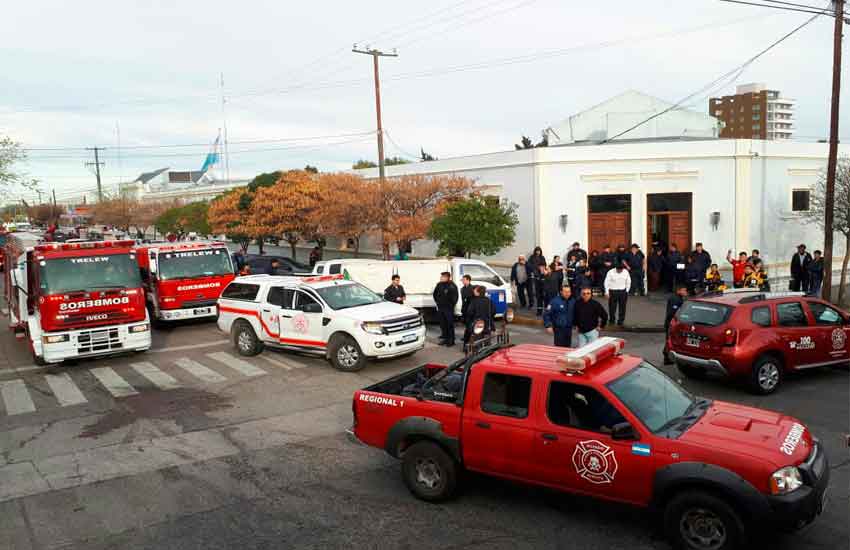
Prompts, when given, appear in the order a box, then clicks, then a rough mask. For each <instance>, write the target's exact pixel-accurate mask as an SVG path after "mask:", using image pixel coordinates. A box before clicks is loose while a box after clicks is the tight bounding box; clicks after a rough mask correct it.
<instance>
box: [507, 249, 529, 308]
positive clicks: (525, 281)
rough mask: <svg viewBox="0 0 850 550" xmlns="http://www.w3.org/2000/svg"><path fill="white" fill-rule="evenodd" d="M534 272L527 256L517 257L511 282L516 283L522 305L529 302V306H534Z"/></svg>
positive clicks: (512, 269)
mask: <svg viewBox="0 0 850 550" xmlns="http://www.w3.org/2000/svg"><path fill="white" fill-rule="evenodd" d="M533 272H534V270H533V269H532V268H531V264H529V263H528V262H527V261H525V256H520V257H519V258H517V261H516V263H515V264H514V265H513V267H512V268H511V282H512V283H513V284H515V285H516V293H517V296H519V305H520V306H521V307H525V306H526V304H528V307H534V292H533V289H532V286H533V284H534V283H533V282H532V278H533V277H532V275H533ZM526 297H528V301H527V302H526Z"/></svg>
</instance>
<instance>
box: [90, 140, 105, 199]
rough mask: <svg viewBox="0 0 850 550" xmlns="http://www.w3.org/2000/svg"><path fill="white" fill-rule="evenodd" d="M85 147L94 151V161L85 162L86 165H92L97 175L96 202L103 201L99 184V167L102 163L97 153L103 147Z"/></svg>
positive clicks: (101, 188)
mask: <svg viewBox="0 0 850 550" xmlns="http://www.w3.org/2000/svg"><path fill="white" fill-rule="evenodd" d="M87 149H88V150H89V151H94V162H87V163H86V166H94V173H95V176H96V177H97V202H101V201H103V187H102V186H101V184H100V167H101V165H103V163H102V162H100V157H99V156H98V153H99V152H100V151H103V147H88V148H87Z"/></svg>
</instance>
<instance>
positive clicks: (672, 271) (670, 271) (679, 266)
mask: <svg viewBox="0 0 850 550" xmlns="http://www.w3.org/2000/svg"><path fill="white" fill-rule="evenodd" d="M684 281H685V258H684V256H682V253H681V252H680V251H679V247H678V246H676V245H675V244H671V245H670V251H669V252H668V253H667V284H668V287H667V288H668V290H669V291H670V292H673V289H674V288H676V285H678V284H680V283H683V282H684Z"/></svg>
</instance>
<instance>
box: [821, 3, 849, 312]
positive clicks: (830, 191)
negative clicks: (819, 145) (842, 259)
mask: <svg viewBox="0 0 850 550" xmlns="http://www.w3.org/2000/svg"><path fill="white" fill-rule="evenodd" d="M833 5H834V6H835V32H834V37H833V40H834V44H833V53H832V111H831V113H830V121H829V160H828V161H827V165H826V197H824V204H825V205H826V213H825V214H826V215H825V216H824V218H825V219H824V223H823V229H824V235H823V263H824V268H825V269H824V272H823V297H824V299H825V300H831V299H832V238H833V233H834V230H833V220H834V219H835V211H834V208H835V205H834V203H835V172H836V165H837V163H838V107H839V105H840V103H841V38H842V36H841V35H842V31H843V27H844V0H833Z"/></svg>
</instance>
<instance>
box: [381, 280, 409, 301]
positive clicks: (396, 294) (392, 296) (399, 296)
mask: <svg viewBox="0 0 850 550" xmlns="http://www.w3.org/2000/svg"><path fill="white" fill-rule="evenodd" d="M406 297H407V294H405V293H404V287H403V286H401V277H399V276H398V274H396V275H393V276H392V283H390V286H388V287H387V288H385V289H384V300H386V301H388V302H394V303H396V304H403V303H404V299H405V298H406Z"/></svg>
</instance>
